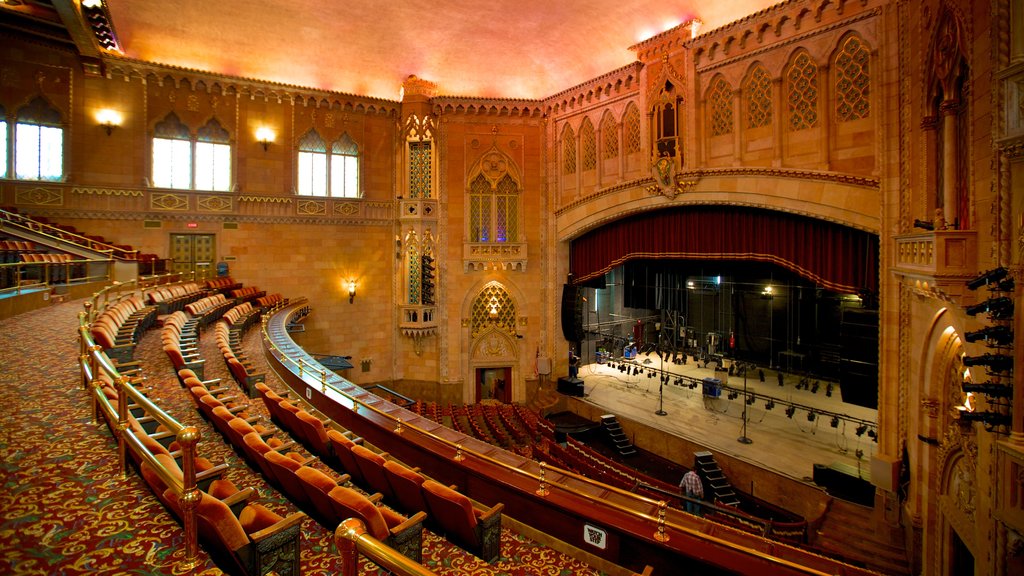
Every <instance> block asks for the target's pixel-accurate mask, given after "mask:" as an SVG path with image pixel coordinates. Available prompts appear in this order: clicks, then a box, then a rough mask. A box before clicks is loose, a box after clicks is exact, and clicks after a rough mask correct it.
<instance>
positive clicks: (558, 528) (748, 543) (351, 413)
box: [262, 299, 871, 576]
mask: <svg viewBox="0 0 1024 576" xmlns="http://www.w3.org/2000/svg"><path fill="white" fill-rule="evenodd" d="M309 312H310V307H309V304H308V302H307V301H306V300H305V299H299V300H296V301H292V302H290V303H289V304H287V305H284V306H281V307H279V308H277V309H274V310H272V311H271V312H270V313H268V314H266V315H265V316H264V319H263V327H262V338H263V343H264V351H265V353H266V355H267V359H268V361H269V363H270V365H271V367H272V368H273V369H274V370H275V371H276V372H277V373H278V375H279V376H280V377H281V379H282V381H284V382H285V383H286V384H288V386H289V387H291V388H292V389H293V390H294V391H295V392H296V393H298V394H299V395H300V396H302V397H304V398H305V399H306V400H307V401H309V402H310V403H311V404H312V405H313V406H314V407H316V409H317V410H319V411H320V412H321V413H323V414H325V415H326V416H328V417H330V418H332V419H333V420H334V421H336V422H338V423H339V424H341V425H343V426H345V427H346V428H349V429H350V430H352V431H353V432H355V433H357V434H360V435H361V436H363V437H364V438H367V440H369V441H370V442H372V443H374V444H376V445H378V446H382V447H384V448H385V449H387V450H388V451H389V452H390V453H391V454H393V455H395V456H396V457H399V458H406V459H407V460H408V461H409V462H410V463H411V464H413V465H417V466H420V467H421V468H422V469H423V470H424V471H425V472H426V473H427V474H430V475H432V476H435V477H437V478H440V479H441V480H443V481H444V482H446V483H451V482H453V480H454V483H456V484H458V486H459V487H460V490H462V491H463V492H465V493H467V494H468V495H469V496H470V497H472V498H474V499H476V500H479V501H481V502H484V503H485V504H493V503H494V502H497V501H503V502H506V511H508V513H509V514H510V515H511V516H513V517H515V516H519V517H521V518H531V517H532V518H534V519H537V518H545V520H544V522H543V523H544V527H545V532H548V533H550V534H552V535H553V536H556V537H558V538H560V539H561V540H563V541H566V542H569V543H570V544H574V545H577V546H578V547H580V548H582V547H583V546H582V545H586V544H590V545H591V546H592V548H590V549H588V550H587V551H588V552H592V553H595V554H597V555H599V556H602V557H604V558H606V559H609V560H611V561H613V562H616V563H619V564H623V565H628V564H629V563H636V562H638V561H639V560H640V559H641V558H642V559H643V561H644V562H647V563H649V564H656V565H655V570H659V569H662V568H663V569H665V570H666V571H668V572H671V571H672V570H673V569H677V568H678V566H680V565H681V563H683V562H686V563H687V565H691V566H693V565H694V564H695V563H698V564H702V565H703V566H705V567H707V569H708V570H709V571H715V570H721V569H726V570H731V571H735V572H740V573H772V574H780V575H782V574H792V575H812V574H813V575H820V576H824V575H826V574H829V575H846V574H851V575H852V574H871V572H870V571H868V570H865V569H862V568H858V567H855V566H851V565H848V564H844V563H842V562H839V561H836V560H834V559H832V558H827V557H825V556H821V555H819V554H815V553H813V552H810V551H808V550H804V549H801V548H798V547H795V546H790V545H787V544H784V543H780V542H777V541H773V540H769V539H767V538H764V537H762V536H759V535H756V534H752V533H750V532H746V531H742V530H739V529H736V528H732V527H728V526H725V525H717V524H712V523H710V522H705V521H704V520H702V519H700V518H697V517H694V516H690V515H688V514H686V513H684V512H682V511H679V510H676V509H671V508H669V506H668V503H667V501H665V500H654V499H651V498H647V497H644V496H641V495H638V494H634V493H632V492H628V491H626V490H622V489H619V488H616V487H614V486H609V485H606V484H603V483H600V482H596V481H593V480H591V479H589V478H586V477H584V476H581V475H578V474H575V473H573V472H570V471H567V470H562V469H559V468H557V467H552V466H549V465H548V464H547V463H546V462H535V461H533V460H530V459H528V458H525V457H522V456H519V455H516V454H513V453H511V452H508V451H505V450H503V449H501V448H498V447H495V446H492V445H490V444H487V443H485V442H483V441H480V440H477V439H475V438H472V437H469V436H466V435H464V434H462V433H459V432H456V431H454V430H451V429H449V428H447V427H445V426H443V425H441V424H438V423H436V422H434V421H432V420H429V419H427V418H424V417H421V416H419V415H417V414H415V413H413V412H410V411H408V410H405V409H403V408H401V407H399V406H396V405H395V404H392V403H391V402H388V401H386V400H384V399H382V398H380V397H378V396H376V395H374V394H372V393H370V392H367V391H366V390H364V389H362V388H360V387H358V386H356V385H354V384H353V383H351V382H349V381H348V380H346V379H345V378H343V377H341V376H340V375H338V374H335V373H333V372H331V371H329V370H327V369H326V368H325V367H323V366H322V365H320V364H319V363H318V362H317V361H316V360H315V359H314V358H313V357H312V356H311V355H310V354H308V353H306V352H305V351H304V350H303V349H302V348H301V347H300V346H298V345H297V344H296V343H295V342H294V341H293V340H292V338H291V336H290V335H289V333H288V330H287V326H288V325H289V324H290V323H292V322H293V319H294V318H295V317H298V316H305V315H307V314H309ZM652 560H654V561H652ZM673 567H674V568H673ZM695 573H699V570H698V571H697V572H695Z"/></svg>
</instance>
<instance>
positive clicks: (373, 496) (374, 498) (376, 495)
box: [366, 492, 384, 506]
mask: <svg viewBox="0 0 1024 576" xmlns="http://www.w3.org/2000/svg"><path fill="white" fill-rule="evenodd" d="M383 498H384V495H383V494H381V493H380V492H376V493H374V494H370V495H369V496H367V497H366V499H367V500H369V501H370V502H373V503H374V504H375V505H377V506H380V501H381V500H382V499H383Z"/></svg>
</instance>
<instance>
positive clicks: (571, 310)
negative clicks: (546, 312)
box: [562, 284, 584, 342]
mask: <svg viewBox="0 0 1024 576" xmlns="http://www.w3.org/2000/svg"><path fill="white" fill-rule="evenodd" d="M562 336H564V337H565V339H566V340H568V341H569V342H581V341H582V340H583V337H584V334H583V292H582V291H581V289H580V287H579V286H573V285H572V284H563V285H562Z"/></svg>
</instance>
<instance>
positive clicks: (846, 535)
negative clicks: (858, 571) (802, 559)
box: [813, 498, 911, 576]
mask: <svg viewBox="0 0 1024 576" xmlns="http://www.w3.org/2000/svg"><path fill="white" fill-rule="evenodd" d="M873 514H874V510H873V509H872V508H870V507H867V506H861V505H860V504H855V503H853V502H847V501H845V500H840V499H838V498H836V499H833V500H832V504H831V506H830V507H829V511H828V513H827V514H826V515H825V518H824V520H823V521H822V523H821V526H820V527H819V528H818V531H817V534H815V535H814V538H815V540H814V541H813V545H814V547H815V548H816V549H817V550H819V551H821V552H822V553H824V554H825V555H828V556H832V557H835V558H839V559H842V560H845V561H846V562H849V563H850V564H854V565H857V566H863V567H865V568H870V569H872V570H877V571H878V572H881V573H883V574H893V575H899V576H903V575H907V576H909V575H910V574H911V570H910V565H909V563H908V561H907V551H906V546H905V543H904V542H902V539H898V540H899V541H893V540H892V539H890V538H886V537H883V536H882V535H880V534H879V533H878V530H877V529H876V527H875V522H874V519H873V518H872V515H873Z"/></svg>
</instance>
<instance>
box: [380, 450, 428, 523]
mask: <svg viewBox="0 0 1024 576" xmlns="http://www.w3.org/2000/svg"><path fill="white" fill-rule="evenodd" d="M383 468H384V476H385V477H386V478H387V480H388V484H389V485H390V486H391V493H392V494H394V496H395V502H397V503H398V506H399V507H400V508H401V509H402V510H404V511H406V512H410V513H411V512H420V511H424V512H425V511H426V510H427V502H426V500H424V499H423V490H422V485H423V481H424V480H425V479H424V478H423V476H422V475H421V474H419V473H418V472H414V471H413V470H411V469H409V468H406V467H405V466H403V465H401V464H399V463H398V462H395V461H394V460H388V461H386V462H384V466H383Z"/></svg>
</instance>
